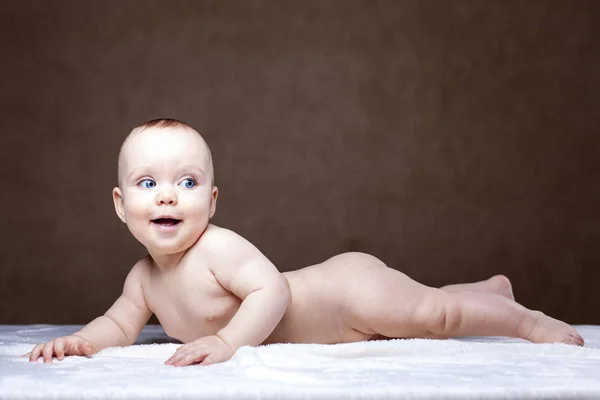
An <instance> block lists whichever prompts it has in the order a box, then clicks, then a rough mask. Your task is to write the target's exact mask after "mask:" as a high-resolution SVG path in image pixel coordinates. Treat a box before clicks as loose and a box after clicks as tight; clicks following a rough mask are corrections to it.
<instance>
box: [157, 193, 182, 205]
mask: <svg viewBox="0 0 600 400" xmlns="http://www.w3.org/2000/svg"><path fill="white" fill-rule="evenodd" d="M156 203H157V204H158V205H175V204H177V194H176V193H175V191H173V190H161V191H160V192H158V193H157V195H156Z"/></svg>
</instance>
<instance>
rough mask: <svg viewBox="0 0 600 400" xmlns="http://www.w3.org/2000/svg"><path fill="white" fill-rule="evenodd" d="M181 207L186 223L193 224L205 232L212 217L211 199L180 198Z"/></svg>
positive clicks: (200, 197)
mask: <svg viewBox="0 0 600 400" xmlns="http://www.w3.org/2000/svg"><path fill="white" fill-rule="evenodd" d="M179 207H180V209H181V211H183V216H184V219H185V221H188V222H192V223H193V224H194V225H195V226H196V227H197V228H198V229H200V230H204V228H205V227H206V224H208V220H209V217H210V198H207V197H206V196H199V195H195V196H180V198H179ZM198 225H200V226H198Z"/></svg>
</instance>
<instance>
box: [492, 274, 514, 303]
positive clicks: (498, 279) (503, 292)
mask: <svg viewBox="0 0 600 400" xmlns="http://www.w3.org/2000/svg"><path fill="white" fill-rule="evenodd" d="M484 283H485V285H486V286H487V288H488V290H489V291H490V292H492V293H496V294H499V295H500V296H504V297H506V298H508V299H511V300H514V299H515V295H514V294H513V291H512V284H511V283H510V280H509V279H508V278H507V277H506V276H504V275H494V276H492V277H491V278H490V279H488V280H487V281H484Z"/></svg>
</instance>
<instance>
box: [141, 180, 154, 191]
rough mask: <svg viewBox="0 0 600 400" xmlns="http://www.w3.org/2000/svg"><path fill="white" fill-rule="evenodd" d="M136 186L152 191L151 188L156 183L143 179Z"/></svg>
mask: <svg viewBox="0 0 600 400" xmlns="http://www.w3.org/2000/svg"><path fill="white" fill-rule="evenodd" d="M138 185H140V186H141V187H143V188H144V189H152V188H154V187H156V182H154V181H153V180H152V179H144V180H142V181H140V183H138Z"/></svg>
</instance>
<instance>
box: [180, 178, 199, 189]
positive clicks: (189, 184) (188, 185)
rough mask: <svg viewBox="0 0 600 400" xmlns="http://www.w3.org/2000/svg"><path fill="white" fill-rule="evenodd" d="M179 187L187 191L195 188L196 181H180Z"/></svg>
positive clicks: (189, 179) (188, 179)
mask: <svg viewBox="0 0 600 400" xmlns="http://www.w3.org/2000/svg"><path fill="white" fill-rule="evenodd" d="M179 186H183V187H184V188H187V189H192V188H194V187H195V186H196V181H195V180H193V179H192V178H186V179H184V180H182V181H181V183H180V184H179Z"/></svg>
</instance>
